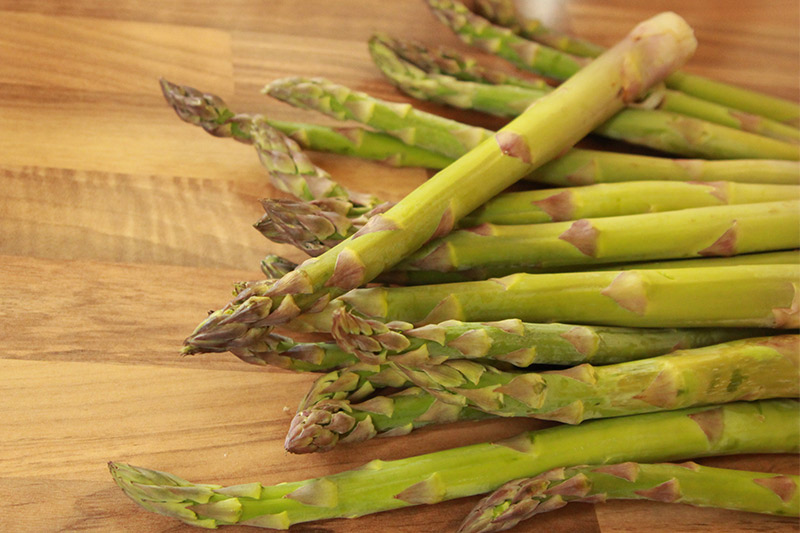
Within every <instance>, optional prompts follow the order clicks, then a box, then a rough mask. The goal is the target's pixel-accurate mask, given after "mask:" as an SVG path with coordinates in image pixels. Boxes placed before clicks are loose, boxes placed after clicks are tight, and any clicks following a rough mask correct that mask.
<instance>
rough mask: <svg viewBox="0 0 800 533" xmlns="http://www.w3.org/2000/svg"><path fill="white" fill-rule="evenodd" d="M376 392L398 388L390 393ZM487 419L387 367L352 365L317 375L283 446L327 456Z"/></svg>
mask: <svg viewBox="0 0 800 533" xmlns="http://www.w3.org/2000/svg"><path fill="white" fill-rule="evenodd" d="M374 387H402V388H401V389H400V390H399V391H397V392H394V393H384V392H383V391H379V392H378V393H376V394H371V393H372V392H373V391H374ZM490 416H491V415H489V414H487V413H484V412H483V411H480V410H478V409H473V408H471V407H466V406H458V405H452V404H448V403H444V402H442V401H441V400H438V399H436V398H435V397H433V396H431V395H430V394H428V393H427V392H425V391H423V390H422V389H420V388H418V387H412V386H410V383H409V382H407V380H406V378H405V376H404V375H403V374H402V373H400V372H399V371H397V370H394V369H393V368H392V367H391V365H381V366H374V367H370V366H365V365H354V366H353V367H350V368H348V369H346V370H342V371H339V372H331V373H330V374H327V375H324V376H321V377H320V378H318V379H317V380H316V381H315V382H314V384H313V385H312V386H311V389H310V390H309V392H308V394H307V395H306V397H305V398H304V399H303V401H302V403H301V404H300V407H299V408H298V410H297V413H296V414H295V416H294V418H292V423H291V426H290V428H289V432H288V434H287V435H286V442H285V443H284V447H285V448H286V450H288V451H290V452H292V453H312V452H326V451H329V450H331V449H333V448H334V447H335V446H336V445H337V444H338V443H356V442H362V441H365V440H368V439H371V438H374V437H379V436H380V437H391V436H399V435H405V434H407V433H409V432H411V431H412V430H414V429H417V428H420V427H423V426H426V425H429V424H444V423H448V422H455V421H457V420H480V419H483V418H488V417H490Z"/></svg>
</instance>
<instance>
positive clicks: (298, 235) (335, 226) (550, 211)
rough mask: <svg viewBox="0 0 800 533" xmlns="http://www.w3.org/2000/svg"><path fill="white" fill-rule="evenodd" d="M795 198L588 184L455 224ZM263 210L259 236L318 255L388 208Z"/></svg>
mask: <svg viewBox="0 0 800 533" xmlns="http://www.w3.org/2000/svg"><path fill="white" fill-rule="evenodd" d="M792 197H800V187H797V186H792V185H754V184H739V183H733V182H716V183H687V182H661V181H644V182H621V183H610V184H596V185H590V186H581V187H571V188H560V189H548V190H534V191H522V192H512V193H503V194H500V195H498V196H496V197H495V198H493V199H491V200H489V201H488V202H487V203H485V204H484V205H483V206H481V207H479V208H478V209H477V210H475V211H474V212H472V213H470V214H469V215H467V216H466V217H464V218H463V219H462V220H461V221H460V222H459V223H458V227H461V228H470V227H474V226H478V225H480V224H483V223H491V224H500V225H519V224H538V223H542V222H553V221H564V220H578V219H582V218H595V217H616V216H621V215H631V214H636V213H655V212H662V211H672V210H677V209H686V208H691V207H702V206H719V205H725V204H728V205H733V204H747V203H756V202H770V201H778V200H783V199H786V198H792ZM262 204H263V205H264V210H265V211H266V212H267V214H266V215H265V216H264V217H262V219H261V220H259V221H258V222H257V223H256V224H255V227H256V229H258V230H259V231H260V232H261V233H262V234H263V235H264V236H265V237H267V238H268V239H270V240H272V241H274V242H281V243H289V244H293V245H295V246H297V247H298V248H300V249H301V250H303V251H305V252H306V253H308V254H310V255H319V253H321V252H322V251H324V250H325V249H327V248H332V247H333V246H335V245H336V244H338V243H339V242H341V241H342V240H344V239H345V238H347V237H349V236H351V235H353V234H354V233H355V232H356V231H358V230H359V229H360V228H361V227H362V226H363V225H364V224H365V223H366V222H367V220H369V217H370V216H372V215H373V214H376V213H377V212H381V211H383V210H385V209H388V207H390V204H382V205H381V206H379V207H377V208H375V210H374V211H373V212H372V213H369V212H365V209H362V208H357V207H355V206H352V204H349V203H348V202H347V201H346V200H340V199H323V200H317V201H314V202H298V201H292V200H283V199H280V200H263V201H262Z"/></svg>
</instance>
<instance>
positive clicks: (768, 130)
mask: <svg viewBox="0 0 800 533" xmlns="http://www.w3.org/2000/svg"><path fill="white" fill-rule="evenodd" d="M369 45H370V49H371V52H372V53H373V55H378V56H380V55H381V54H386V53H391V54H393V55H394V56H396V57H397V58H399V59H402V60H404V61H406V62H408V63H411V64H413V65H414V66H416V67H418V68H419V69H421V70H422V71H424V72H425V73H428V74H444V75H446V76H453V77H455V78H457V79H459V80H464V81H472V82H478V83H490V84H493V85H512V86H519V87H524V88H526V89H532V90H533V91H541V90H544V91H549V90H551V87H550V86H549V85H548V84H547V83H545V82H544V80H541V79H540V80H535V81H531V82H526V81H525V80H518V79H516V78H513V77H509V78H510V79H508V80H505V78H506V77H507V76H505V75H504V74H503V73H502V72H498V71H491V70H488V69H484V68H482V67H480V65H478V64H477V62H476V61H475V60H473V59H471V58H460V57H459V55H458V53H457V52H454V51H448V52H447V53H446V58H442V57H441V56H442V54H443V53H442V52H438V51H436V50H428V49H427V48H426V47H425V46H424V45H422V44H419V43H406V42H403V41H400V40H398V39H392V38H389V37H387V36H385V35H382V34H377V35H374V36H373V37H372V38H371V39H370V43H369ZM376 48H380V49H381V50H380V52H379V51H378V50H374V49H376ZM448 60H449V61H448ZM519 62H520V60H517V61H514V63H517V66H522V67H523V68H524V64H523V65H519V64H518V63H519ZM387 68H388V67H387ZM434 79H436V80H441V78H439V77H434ZM442 83H443V84H445V85H446V81H442ZM476 94H477V93H476ZM532 94H535V92H534V93H532ZM646 107H647V108H648V109H661V110H663V111H671V112H674V113H678V114H680V115H686V116H690V117H695V118H699V119H702V120H706V121H708V122H712V123H715V124H720V125H722V126H727V127H729V128H734V129H738V130H743V131H748V132H750V133H755V134H757V135H763V136H765V137H771V138H773V139H779V140H782V141H788V142H793V143H797V142H798V141H800V129H797V128H795V127H792V126H789V125H786V124H783V123H781V122H777V121H774V120H770V119H766V118H764V117H761V116H756V115H751V114H748V113H743V112H742V111H739V110H736V109H731V108H728V107H725V106H721V105H719V104H715V103H713V102H709V101H708V100H703V99H700V98H696V97H694V96H689V95H687V94H685V93H682V92H680V91H673V90H670V89H661V90H654V91H653V93H651V94H650V95H649V96H648V98H647V100H646Z"/></svg>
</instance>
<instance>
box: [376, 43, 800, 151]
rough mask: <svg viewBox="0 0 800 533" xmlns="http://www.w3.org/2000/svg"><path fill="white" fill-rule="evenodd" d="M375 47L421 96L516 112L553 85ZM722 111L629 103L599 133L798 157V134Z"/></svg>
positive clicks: (394, 77) (391, 72)
mask: <svg viewBox="0 0 800 533" xmlns="http://www.w3.org/2000/svg"><path fill="white" fill-rule="evenodd" d="M370 53H371V54H372V59H373V62H374V63H375V64H376V65H377V66H378V68H380V70H381V71H382V72H383V73H384V75H386V77H387V78H389V80H390V81H391V82H392V83H393V84H394V85H396V86H397V87H398V88H400V89H401V90H402V91H404V92H406V93H407V94H409V95H411V96H413V97H415V98H418V99H423V100H430V101H434V102H439V103H442V104H446V105H450V106H454V107H458V108H462V109H473V110H477V111H483V112H485V113H489V114H492V115H497V116H500V117H514V116H517V115H518V114H519V113H521V112H522V111H523V110H524V109H526V108H527V107H528V106H529V105H530V104H531V103H532V102H535V101H536V100H538V99H540V98H542V97H543V96H544V95H546V94H548V92H549V89H531V88H526V87H519V86H512V85H487V84H484V83H476V82H471V81H461V80H458V79H456V78H454V77H451V76H445V75H439V74H429V73H427V72H425V71H423V70H422V69H420V68H418V67H416V66H415V65H412V64H411V63H409V62H407V61H403V60H402V59H400V58H399V57H398V56H397V55H396V54H395V53H394V52H393V51H392V50H391V49H389V48H388V47H386V46H383V44H382V43H381V42H379V41H376V40H372V41H370ZM664 101H666V99H665V100H664ZM670 101H674V99H673V100H670ZM720 115H722V116H723V117H724V116H725V115H724V113H723V112H718V111H717V112H715V113H713V114H712V115H711V116H704V117H703V118H696V117H694V116H685V115H682V114H678V113H675V112H672V111H665V110H661V109H642V108H632V107H629V108H628V109H624V110H622V111H620V112H619V113H617V115H615V116H614V117H612V118H611V119H609V120H608V121H606V122H605V123H603V124H601V125H599V126H598V127H597V128H595V131H594V133H597V134H599V135H603V136H605V137H609V138H612V139H619V140H623V141H626V142H629V143H632V144H638V145H643V146H647V147H650V148H654V149H657V150H661V151H664V152H670V153H675V154H680V155H683V156H690V157H703V158H711V159H730V158H774V159H786V160H797V159H798V154H800V149H798V146H797V144H796V143H795V142H794V140H792V141H791V142H790V141H784V140H781V139H774V138H770V137H764V136H762V135H757V134H755V133H750V132H748V131H744V130H742V129H741V128H739V129H734V128H733V127H730V126H732V125H735V124H732V123H731V122H730V121H727V122H726V121H724V120H723V122H725V125H720V124H716V123H714V122H710V121H709V120H708V119H709V118H719V116H720ZM428 147H432V145H428Z"/></svg>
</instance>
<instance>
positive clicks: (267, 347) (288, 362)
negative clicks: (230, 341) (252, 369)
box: [230, 333, 358, 372]
mask: <svg viewBox="0 0 800 533" xmlns="http://www.w3.org/2000/svg"><path fill="white" fill-rule="evenodd" d="M230 351H231V353H233V354H234V355H235V356H236V357H238V358H239V359H241V360H242V361H244V362H245V363H250V364H254V365H269V366H273V367H277V368H283V369H285V370H292V371H294V372H331V371H333V370H335V369H339V368H344V367H347V366H350V365H352V364H354V363H357V362H358V359H357V358H356V357H355V356H354V355H353V354H351V353H349V352H346V351H344V350H342V349H341V348H339V346H338V345H337V344H336V343H333V342H295V341H294V340H293V339H291V338H289V337H286V336H283V335H279V334H277V333H270V334H268V335H262V337H261V338H260V339H259V340H258V341H257V342H254V343H251V344H249V345H247V346H241V347H237V346H232V347H231V350H230Z"/></svg>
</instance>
